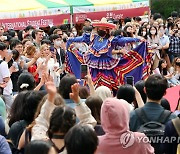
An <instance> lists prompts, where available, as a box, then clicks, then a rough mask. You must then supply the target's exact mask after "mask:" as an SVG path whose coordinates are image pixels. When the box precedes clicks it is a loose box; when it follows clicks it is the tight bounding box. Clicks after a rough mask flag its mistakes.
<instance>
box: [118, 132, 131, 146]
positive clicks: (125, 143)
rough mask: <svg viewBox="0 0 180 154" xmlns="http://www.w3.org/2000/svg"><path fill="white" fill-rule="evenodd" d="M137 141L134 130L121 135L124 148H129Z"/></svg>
mask: <svg viewBox="0 0 180 154" xmlns="http://www.w3.org/2000/svg"><path fill="white" fill-rule="evenodd" d="M134 142H135V137H134V134H133V133H132V132H126V133H123V134H122V135H121V137H120V143H121V144H122V147H123V148H128V147H130V146H132V145H133V144H134Z"/></svg>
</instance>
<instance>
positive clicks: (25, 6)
mask: <svg viewBox="0 0 180 154" xmlns="http://www.w3.org/2000/svg"><path fill="white" fill-rule="evenodd" d="M0 4H1V5H0V24H2V25H3V26H4V27H5V29H15V30H20V29H24V28H25V27H26V26H27V25H32V26H33V27H35V28H39V27H47V26H53V25H60V24H67V23H69V22H70V7H69V4H68V3H66V2H65V1H63V0H25V1H24V0H6V1H4V0H0Z"/></svg>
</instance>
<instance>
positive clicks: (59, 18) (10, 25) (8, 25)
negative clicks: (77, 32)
mask: <svg viewBox="0 0 180 154" xmlns="http://www.w3.org/2000/svg"><path fill="white" fill-rule="evenodd" d="M69 21H70V14H59V15H51V16H39V17H28V18H13V19H0V24H2V25H3V26H4V27H5V29H14V30H21V29H24V28H25V27H26V26H28V25H32V26H33V27H35V28H39V27H47V26H53V25H61V24H66V23H69Z"/></svg>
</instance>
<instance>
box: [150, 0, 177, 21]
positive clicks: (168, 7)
mask: <svg viewBox="0 0 180 154" xmlns="http://www.w3.org/2000/svg"><path fill="white" fill-rule="evenodd" d="M151 10H152V13H160V14H161V15H162V16H163V17H164V18H168V17H169V16H170V15H171V12H172V11H177V12H179V13H180V0H151Z"/></svg>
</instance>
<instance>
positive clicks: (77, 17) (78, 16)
mask: <svg viewBox="0 0 180 154" xmlns="http://www.w3.org/2000/svg"><path fill="white" fill-rule="evenodd" d="M148 12H149V7H142V8H133V9H125V10H112V11H102V12H89V13H75V14H74V16H73V21H74V23H77V22H84V20H85V19H86V18H90V19H91V20H101V18H103V17H106V18H113V19H123V18H125V17H135V16H142V15H146V14H148Z"/></svg>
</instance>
